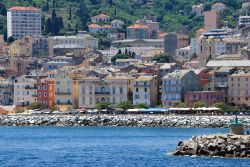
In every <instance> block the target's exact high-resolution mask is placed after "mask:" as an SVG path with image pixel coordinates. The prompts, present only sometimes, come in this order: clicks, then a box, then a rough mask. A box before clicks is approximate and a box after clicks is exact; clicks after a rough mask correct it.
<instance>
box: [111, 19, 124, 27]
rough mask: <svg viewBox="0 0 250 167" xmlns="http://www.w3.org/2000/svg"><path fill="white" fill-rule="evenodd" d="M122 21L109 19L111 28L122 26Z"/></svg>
mask: <svg viewBox="0 0 250 167" xmlns="http://www.w3.org/2000/svg"><path fill="white" fill-rule="evenodd" d="M124 24H125V23H124V21H122V20H113V21H111V27H112V28H122V26H123V25H124Z"/></svg>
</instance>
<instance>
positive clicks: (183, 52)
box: [175, 46, 194, 59]
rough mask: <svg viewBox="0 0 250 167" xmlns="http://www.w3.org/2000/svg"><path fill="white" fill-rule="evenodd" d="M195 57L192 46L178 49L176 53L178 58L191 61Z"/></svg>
mask: <svg viewBox="0 0 250 167" xmlns="http://www.w3.org/2000/svg"><path fill="white" fill-rule="evenodd" d="M193 55H194V53H193V50H192V47H191V46H187V47H185V48H180V49H176V53H175V56H176V57H181V58H185V59H191V58H192V56H193Z"/></svg>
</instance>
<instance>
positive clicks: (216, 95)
mask: <svg viewBox="0 0 250 167" xmlns="http://www.w3.org/2000/svg"><path fill="white" fill-rule="evenodd" d="M225 96H226V94H225V92H223V91H222V92H220V91H192V92H186V93H185V95H184V103H186V104H193V103H196V102H202V103H203V104H205V105H206V106H207V107H210V106H212V105H213V104H215V103H219V102H223V103H224V102H226V101H225V98H226V97H225Z"/></svg>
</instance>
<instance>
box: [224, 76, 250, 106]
mask: <svg viewBox="0 0 250 167" xmlns="http://www.w3.org/2000/svg"><path fill="white" fill-rule="evenodd" d="M249 90H250V73H249V72H247V73H246V72H244V71H236V72H235V73H233V74H231V75H229V76H228V103H229V104H231V105H237V106H242V107H249V106H250V92H249Z"/></svg>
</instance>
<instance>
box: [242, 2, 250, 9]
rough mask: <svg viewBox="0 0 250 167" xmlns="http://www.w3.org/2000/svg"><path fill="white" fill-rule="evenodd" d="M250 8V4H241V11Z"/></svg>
mask: <svg viewBox="0 0 250 167" xmlns="http://www.w3.org/2000/svg"><path fill="white" fill-rule="evenodd" d="M249 7H250V2H245V3H242V9H247V8H249Z"/></svg>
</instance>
